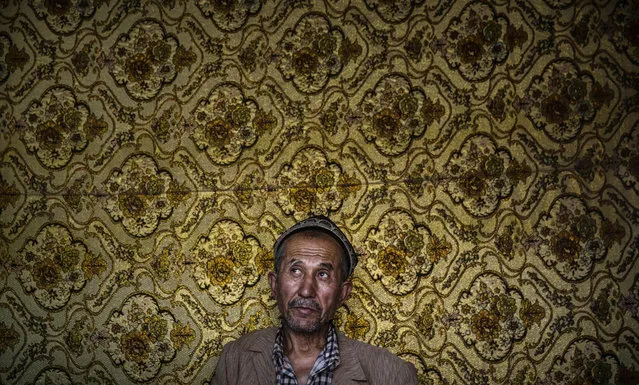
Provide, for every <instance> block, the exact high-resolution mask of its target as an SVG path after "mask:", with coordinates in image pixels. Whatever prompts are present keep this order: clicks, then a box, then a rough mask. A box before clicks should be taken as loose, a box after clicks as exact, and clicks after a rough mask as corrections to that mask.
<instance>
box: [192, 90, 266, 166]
mask: <svg viewBox="0 0 639 385" xmlns="http://www.w3.org/2000/svg"><path fill="white" fill-rule="evenodd" d="M261 113H262V112H261V111H260V110H259V106H258V105H257V103H255V102H254V101H252V100H250V99H247V98H246V97H245V96H244V94H243V93H242V90H241V89H240V88H238V87H237V86H236V85H233V84H222V85H220V86H219V87H217V88H216V89H214V90H211V93H210V94H209V96H208V97H207V98H206V99H204V100H202V101H200V103H198V105H197V107H196V108H195V110H193V112H192V113H191V117H190V118H189V119H188V120H187V121H186V122H185V124H186V125H189V126H194V127H195V128H194V129H193V136H192V138H193V141H194V142H195V144H196V146H197V147H198V148H199V149H200V150H203V151H205V152H206V154H207V155H208V156H209V158H210V159H211V160H212V161H213V162H215V163H218V164H229V163H232V162H234V161H235V160H236V159H237V158H238V157H239V156H240V154H241V153H242V150H243V149H244V148H246V147H250V146H251V145H252V144H253V143H255V141H256V140H257V132H259V131H262V130H261V128H260V127H259V124H258V125H256V124H255V123H256V120H259V118H258V116H259V115H260V114H261Z"/></svg>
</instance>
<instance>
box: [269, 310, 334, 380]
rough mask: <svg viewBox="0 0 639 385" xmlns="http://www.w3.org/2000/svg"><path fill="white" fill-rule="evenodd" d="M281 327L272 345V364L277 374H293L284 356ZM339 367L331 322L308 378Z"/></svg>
mask: <svg viewBox="0 0 639 385" xmlns="http://www.w3.org/2000/svg"><path fill="white" fill-rule="evenodd" d="M282 328H283V327H282V326H280V328H279V329H278V330H277V334H276V335H275V343H274V344H273V363H274V364H275V369H276V371H277V372H278V373H281V372H290V374H293V368H292V367H291V364H290V362H289V360H288V357H286V355H285V354H284V331H283V329H282ZM337 365H339V344H338V340H337V331H336V329H335V326H333V323H332V322H331V323H330V325H329V327H328V335H327V336H326V344H325V345H324V348H323V349H322V351H321V352H320V354H319V355H318V356H317V359H316V360H315V364H314V365H313V369H312V370H311V373H310V376H313V375H314V374H315V373H317V372H320V371H322V370H324V369H326V368H329V369H331V370H332V369H333V368H335V367H337Z"/></svg>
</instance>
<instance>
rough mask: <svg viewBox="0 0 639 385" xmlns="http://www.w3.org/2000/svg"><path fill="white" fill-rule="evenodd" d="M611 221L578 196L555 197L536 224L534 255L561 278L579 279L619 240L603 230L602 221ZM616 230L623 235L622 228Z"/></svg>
mask: <svg viewBox="0 0 639 385" xmlns="http://www.w3.org/2000/svg"><path fill="white" fill-rule="evenodd" d="M610 222H611V218H605V217H603V215H602V213H601V212H600V211H599V210H597V209H592V208H589V207H588V206H586V204H585V203H584V202H583V201H582V200H581V199H579V198H577V197H572V196H565V197H561V198H558V199H557V200H556V201H555V202H554V203H553V205H552V207H551V208H550V211H549V212H548V213H547V214H545V215H542V216H541V218H540V220H539V222H538V223H537V225H536V229H537V230H536V234H535V235H536V237H537V238H538V239H539V243H538V244H537V245H536V247H535V250H536V254H537V255H538V256H539V257H540V258H541V259H542V260H543V261H544V262H545V263H546V265H547V266H548V267H552V268H553V269H554V270H555V271H556V272H557V273H558V274H559V275H560V276H561V277H562V278H564V279H566V280H569V281H578V280H582V279H584V278H586V277H588V276H589V275H590V274H591V273H592V271H593V269H594V267H595V264H596V263H597V262H600V261H602V260H603V259H604V258H605V257H606V255H607V254H608V252H609V249H610V248H611V247H612V246H613V245H614V244H616V243H618V242H620V241H621V239H618V238H611V237H610V236H611V235H612V234H610V233H608V232H606V231H605V230H603V229H604V226H606V225H604V224H605V223H610ZM618 231H620V232H621V233H618V232H617V233H618V234H620V236H621V237H622V238H623V234H624V229H623V228H620V229H619V230H618Z"/></svg>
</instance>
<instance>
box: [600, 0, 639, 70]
mask: <svg viewBox="0 0 639 385" xmlns="http://www.w3.org/2000/svg"><path fill="white" fill-rule="evenodd" d="M607 21H608V22H609V23H610V26H609V27H608V28H610V30H609V32H608V39H610V41H611V42H612V44H613V45H614V46H615V48H616V49H617V51H618V52H623V53H625V54H626V55H628V59H630V61H632V62H633V63H634V64H639V12H637V4H636V3H635V2H633V1H632V0H619V1H617V2H615V9H614V11H613V12H612V14H611V15H610V17H609V18H608V19H607Z"/></svg>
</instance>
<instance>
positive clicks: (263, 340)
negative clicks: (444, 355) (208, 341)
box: [211, 328, 417, 385]
mask: <svg viewBox="0 0 639 385" xmlns="http://www.w3.org/2000/svg"><path fill="white" fill-rule="evenodd" d="M276 333H277V328H268V329H263V330H258V331H255V332H253V333H250V334H248V335H246V336H243V337H241V338H239V339H238V340H236V341H233V342H229V343H228V344H226V346H224V349H223V351H222V356H221V357H220V360H219V361H218V363H217V369H216V370H215V376H214V377H213V380H212V381H211V385H273V384H275V366H274V365H273V358H272V354H273V344H274V343H275V334H276ZM337 340H338V344H339V354H340V364H339V366H338V367H337V368H336V369H335V371H334V372H333V385H355V384H357V385H364V384H368V385H391V384H392V385H417V372H416V370H415V367H414V366H413V364H411V363H409V362H406V361H403V360H401V359H400V358H398V357H396V356H395V355H393V354H392V353H390V352H389V351H388V350H386V349H382V348H379V347H376V346H373V345H369V344H367V343H364V342H360V341H357V340H353V339H350V338H348V337H346V336H345V335H344V334H342V333H339V332H338V333H337Z"/></svg>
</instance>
